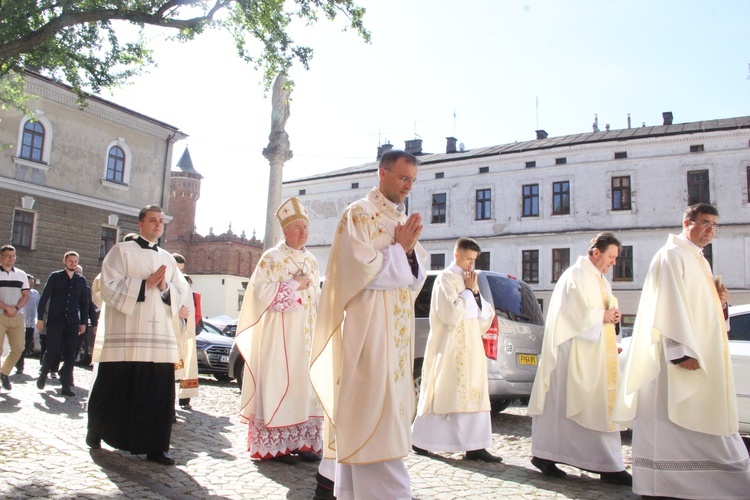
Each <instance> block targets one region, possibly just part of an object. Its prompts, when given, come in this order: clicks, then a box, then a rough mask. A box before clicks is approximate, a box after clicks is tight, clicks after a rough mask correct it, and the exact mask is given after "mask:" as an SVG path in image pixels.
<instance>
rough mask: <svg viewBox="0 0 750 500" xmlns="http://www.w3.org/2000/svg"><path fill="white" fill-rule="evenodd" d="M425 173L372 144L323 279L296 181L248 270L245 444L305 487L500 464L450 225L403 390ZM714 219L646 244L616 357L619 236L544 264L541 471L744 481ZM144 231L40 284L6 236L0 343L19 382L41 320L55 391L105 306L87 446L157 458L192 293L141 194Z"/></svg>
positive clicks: (0, 276) (749, 461)
mask: <svg viewBox="0 0 750 500" xmlns="http://www.w3.org/2000/svg"><path fill="white" fill-rule="evenodd" d="M417 172H418V161H417V158H415V157H414V156H412V155H411V154H409V153H407V152H404V151H395V150H393V151H389V152H386V153H385V154H383V156H382V158H381V161H380V164H379V168H378V185H377V186H376V187H374V188H372V190H371V191H370V192H369V193H368V194H367V195H366V196H365V197H364V198H362V199H360V200H357V201H355V202H353V203H351V204H350V205H349V206H348V207H346V209H345V211H344V213H343V215H342V217H341V219H340V221H339V223H338V226H337V228H336V231H335V234H334V235H333V242H332V246H331V249H330V255H329V259H328V263H327V267H326V275H325V278H324V279H323V284H322V287H321V286H319V283H320V281H321V276H320V274H319V269H318V262H317V261H316V259H315V257H314V256H313V255H312V254H311V253H310V252H309V251H307V249H306V247H305V244H306V242H307V239H308V231H309V228H308V225H309V222H310V221H309V220H308V211H307V209H306V207H305V206H304V205H303V203H302V202H301V201H300V200H299V199H297V198H296V197H292V198H289V199H288V200H286V201H285V202H284V203H283V204H282V205H281V206H280V207H279V209H278V211H277V212H276V218H277V220H278V223H279V224H280V226H281V228H282V232H283V239H282V241H280V242H279V243H278V244H277V245H276V246H275V247H273V248H271V249H269V250H267V251H266V252H264V254H263V255H262V257H261V259H260V261H259V262H258V265H257V266H256V269H255V271H254V272H253V275H252V276H251V277H250V281H249V283H248V286H247V291H246V295H245V300H244V302H243V306H242V310H241V313H240V318H239V323H238V327H237V336H236V343H237V347H238V349H239V351H240V353H241V354H242V357H243V359H244V360H245V367H244V376H243V377H242V380H243V383H242V393H241V401H240V417H241V420H242V421H243V422H244V423H246V424H247V425H248V434H247V449H248V451H249V454H250V457H251V458H253V459H257V460H273V461H277V462H280V463H283V464H288V465H294V464H296V463H297V462H298V461H305V462H318V463H319V465H318V470H317V475H316V477H317V483H318V485H317V489H316V491H315V498H319V499H323V498H340V499H370V498H372V499H376V498H377V499H380V498H392V499H402V498H403V499H406V498H411V489H410V480H409V473H408V470H407V468H406V466H405V464H404V457H406V456H407V455H408V454H409V453H410V452H412V451H413V452H414V453H417V454H419V455H424V456H428V457H429V456H433V455H434V453H435V452H446V451H447V452H457V451H458V452H464V459H466V460H482V461H485V462H489V463H497V462H501V461H502V458H501V457H499V456H496V455H493V454H492V453H490V452H489V451H488V450H487V448H489V447H491V445H492V424H491V418H490V401H489V394H488V380H487V370H486V362H485V350H484V346H483V343H482V334H483V333H485V332H486V331H487V329H488V327H489V325H490V324H491V322H492V320H493V318H494V315H495V311H494V308H493V306H492V304H491V303H490V302H489V301H488V300H486V298H485V297H483V296H482V293H481V291H480V288H479V286H478V279H477V276H478V275H477V273H476V271H475V269H474V265H475V263H476V259H477V257H478V256H479V254H480V252H481V249H480V246H479V244H478V243H477V241H475V240H473V239H471V238H459V239H458V241H457V242H456V244H455V247H454V259H453V261H452V262H451V264H450V265H449V266H448V267H447V268H446V269H444V270H443V271H441V272H440V273H439V274H438V275H437V277H436V281H435V285H434V287H433V291H432V298H431V303H430V316H429V322H430V333H429V337H428V340H427V347H426V351H425V355H424V363H423V369H422V378H421V387H420V391H419V399H418V400H417V397H416V393H415V390H414V389H415V388H414V381H413V377H412V366H413V358H414V352H413V340H414V301H415V299H416V296H417V294H418V293H419V291H420V289H421V288H422V285H423V283H424V280H425V275H426V271H425V269H426V268H425V261H426V253H425V251H424V249H423V248H422V246H421V245H420V243H419V236H420V234H421V231H422V228H423V226H422V219H421V216H420V215H419V214H418V213H412V214H410V215H408V216H407V215H406V213H405V206H404V200H405V199H406V197H407V195H408V194H409V192H410V190H411V188H412V186H413V184H414V182H416V179H417ZM718 215H719V214H718V211H717V210H716V208H715V207H713V206H711V205H707V204H697V205H693V206H691V207H689V208H688V209H687V210H686V211H685V213H684V216H683V220H682V228H683V229H682V232H681V233H680V234H677V235H669V237H668V240H667V243H666V244H665V245H664V247H662V248H661V249H660V250H659V251H658V252H657V254H656V255H655V256H654V258H653V260H652V262H651V265H650V267H649V271H648V275H647V278H646V281H645V283H644V287H643V292H642V294H641V301H640V304H639V307H638V313H637V315H636V321H635V325H634V330H633V339H632V344H631V348H630V351H629V353H628V356H627V361H626V362H625V365H624V368H623V369H622V370H621V369H620V364H619V362H618V347H617V340H616V335H617V334H616V328H617V325H618V324H619V323H620V322H621V320H622V313H621V311H620V309H619V307H618V301H617V298H616V296H615V295H614V293H613V290H612V286H611V285H610V283H609V282H608V280H607V279H606V277H605V275H606V274H607V273H608V271H609V270H610V269H611V268H612V266H613V265H615V263H616V260H617V257H618V255H619V251H620V241H619V240H618V238H617V237H616V236H615V235H614V234H613V233H611V232H603V233H599V234H598V235H596V237H594V238H593V239H592V240H591V243H590V246H589V248H588V251H587V253H586V255H582V256H580V257H578V259H577V261H576V262H575V263H574V264H573V265H572V266H570V267H569V268H568V269H567V270H566V271H565V272H564V273H563V274H562V276H561V277H560V279H559V280H558V281H557V283H556V285H555V289H554V291H553V294H552V298H551V301H550V304H549V307H548V311H547V316H546V322H545V331H544V338H543V344H542V353H541V357H540V362H539V367H538V370H537V375H536V379H535V382H534V385H533V389H532V393H531V396H530V401H529V406H528V415H530V416H531V417H532V423H531V427H532V457H531V464H532V465H533V466H534V467H536V468H538V469H539V470H540V471H541V473H542V474H544V475H545V476H549V477H551V478H558V479H560V478H564V477H566V475H567V474H566V472H565V471H564V470H562V469H560V468H559V467H558V464H564V465H567V466H572V467H576V468H579V469H581V470H585V471H588V472H593V473H597V474H599V476H600V479H601V481H602V482H606V483H613V484H617V485H624V486H629V487H632V489H633V491H634V492H635V493H637V494H640V495H642V496H643V497H644V498H664V497H669V498H747V496H748V492H749V491H750V458H749V457H748V452H747V449H746V448H745V446H744V443H743V442H742V440H741V438H740V436H739V434H738V419H737V406H736V405H737V401H736V394H735V390H734V381H733V375H732V366H731V360H730V358H729V351H728V346H727V328H728V316H727V306H728V301H729V292H728V290H727V288H726V286H724V285H723V284H721V282H720V280H718V279H714V277H713V275H712V271H711V268H710V266H709V264H708V262H707V260H706V259H705V258H704V257H703V254H702V248H703V247H705V246H706V245H707V244H709V243H710V242H711V241H712V239H713V237H714V235H715V232H716V229H717V224H718ZM139 228H140V234H139V235H133V237H132V238H126V240H127V241H123V242H122V243H118V244H117V245H115V246H114V247H113V248H112V249H111V250H110V251H109V252H108V253H107V255H106V256H105V258H104V260H103V262H102V270H101V274H100V276H98V277H97V278H96V279H95V280H94V283H93V287H92V288H93V291H92V289H91V288H89V287H87V285H86V280H85V279H84V278H83V277H82V273H77V272H76V267H77V265H78V254H76V253H75V252H67V253H66V254H65V255H64V258H63V263H64V268H63V269H62V270H60V271H56V272H54V273H52V274H51V275H50V277H49V278H48V280H47V282H46V284H45V287H44V290H43V292H42V294H41V296H39V294H38V293H36V294H35V293H34V290H33V282H34V279H33V277H27V275H26V274H25V273H24V272H23V271H21V270H20V269H18V268H16V267H15V266H14V263H15V249H13V247H11V246H10V245H6V246H3V247H2V248H0V308H2V309H3V315H2V316H1V317H0V343H1V342H2V340H3V338H2V337H5V336H6V335H7V337H8V339H9V343H10V346H11V349H10V352H9V353H8V355H7V356H6V358H5V361H4V363H3V364H2V368H1V369H0V382H1V383H2V387H3V388H4V389H6V390H10V389H11V384H10V381H9V375H10V370H11V368H12V367H13V366H17V369H19V370H23V361H22V359H23V358H22V356H23V354H24V353H25V352H27V350H28V348H29V340H27V339H28V338H29V337H30V335H29V330H31V333H32V334H33V328H34V327H36V328H38V329H40V330H41V329H42V328H44V327H45V326H46V335H47V339H46V353H45V354H44V356H43V358H42V362H41V369H40V375H39V379H38V381H37V386H38V387H39V388H40V389H43V388H44V384H45V380H46V378H47V376H48V375H49V374H50V373H52V372H53V371H54V369H55V368H56V367H55V363H56V362H58V360H62V363H63V364H62V367H61V368H60V381H61V384H62V394H64V395H67V396H72V395H73V393H72V390H71V387H72V386H73V385H74V384H73V380H72V359H73V358H72V356H73V353H74V349H75V345H76V342H75V339H76V338H77V337H78V335H80V334H81V332H83V331H84V330H85V328H86V327H87V325H89V322H90V321H91V322H93V324H94V325H96V323H95V319H94V318H93V317H92V316H96V314H95V312H96V308H94V309H92V307H93V306H92V302H93V303H96V304H97V305H100V306H101V307H102V324H103V327H102V328H101V329H100V330H99V334H98V335H97V338H96V346H95V349H94V356H93V358H94V362H96V363H97V369H96V373H95V377H94V381H93V383H92V387H91V391H90V395H89V401H88V433H87V435H86V443H87V444H88V445H89V446H90V447H91V448H93V449H97V448H100V447H101V442H102V441H104V442H105V443H107V444H108V445H110V446H112V447H114V448H118V449H121V450H125V451H129V452H132V453H135V454H145V455H146V457H147V459H148V460H152V461H155V462H158V463H161V464H165V465H170V464H173V463H174V460H173V459H172V457H171V456H170V454H169V444H170V436H171V430H172V423H173V421H174V415H175V412H174V404H175V403H174V402H175V397H176V395H177V396H178V404H179V405H180V406H183V407H189V405H190V398H192V397H195V396H196V395H197V389H198V376H197V364H196V356H195V332H196V324H199V323H200V314H199V313H197V312H196V311H199V310H200V297H199V296H198V295H197V294H195V293H193V292H192V291H191V289H190V286H189V283H188V281H187V280H186V276H185V275H183V273H182V268H181V267H180V266H181V265H182V266H184V258H183V257H182V256H180V255H170V254H169V253H168V252H166V251H165V250H163V249H162V248H160V247H159V246H158V244H157V242H158V240H159V238H160V236H161V234H162V232H163V228H164V214H163V211H162V210H161V208H159V207H157V206H155V205H150V206H147V207H145V208H144V209H143V210H142V211H141V213H140V215H139ZM22 311H23V312H22ZM27 314H28V316H32V315H34V316H35V318H36V317H38V321H37V322H36V324H34V323H33V321H29V319H28V318H27ZM71 346H72V347H71ZM17 363H18V364H17ZM175 380H179V381H180V384H179V387H178V391H179V392H178V394H176V389H175ZM626 428H632V429H633V441H632V464H631V471H632V475H631V473H629V472H628V471H627V470H626V467H625V463H624V460H623V456H622V451H621V440H620V431H621V430H623V429H626Z"/></svg>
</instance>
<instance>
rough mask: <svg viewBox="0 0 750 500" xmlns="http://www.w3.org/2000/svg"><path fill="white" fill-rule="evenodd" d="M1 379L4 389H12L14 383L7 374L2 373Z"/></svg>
mask: <svg viewBox="0 0 750 500" xmlns="http://www.w3.org/2000/svg"><path fill="white" fill-rule="evenodd" d="M0 381H1V382H2V383H3V389H5V390H6V391H9V390H11V388H12V387H13V386H12V385H10V379H9V378H8V376H7V375H3V374H2V373H0Z"/></svg>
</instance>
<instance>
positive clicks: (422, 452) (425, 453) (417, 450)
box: [411, 445, 432, 457]
mask: <svg viewBox="0 0 750 500" xmlns="http://www.w3.org/2000/svg"><path fill="white" fill-rule="evenodd" d="M411 449H412V450H414V453H416V454H417V455H422V456H423V457H429V456H430V455H432V453H430V452H429V451H427V450H425V449H424V448H420V447H419V446H414V445H411Z"/></svg>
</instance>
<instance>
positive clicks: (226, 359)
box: [219, 356, 536, 364]
mask: <svg viewBox="0 0 750 500" xmlns="http://www.w3.org/2000/svg"><path fill="white" fill-rule="evenodd" d="M219 363H229V356H221V357H219ZM534 364H536V361H535V362H534Z"/></svg>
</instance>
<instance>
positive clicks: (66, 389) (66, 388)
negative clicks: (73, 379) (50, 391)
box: [60, 385, 76, 397]
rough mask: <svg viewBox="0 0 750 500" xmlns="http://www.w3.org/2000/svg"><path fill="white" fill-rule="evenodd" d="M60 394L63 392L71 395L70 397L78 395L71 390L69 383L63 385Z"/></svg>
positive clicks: (65, 394) (64, 394)
mask: <svg viewBox="0 0 750 500" xmlns="http://www.w3.org/2000/svg"><path fill="white" fill-rule="evenodd" d="M60 394H62V395H63V396H70V397H73V396H75V395H76V393H75V392H73V391H71V390H70V387H68V386H67V385H66V386H63V388H62V389H61V390H60Z"/></svg>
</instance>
